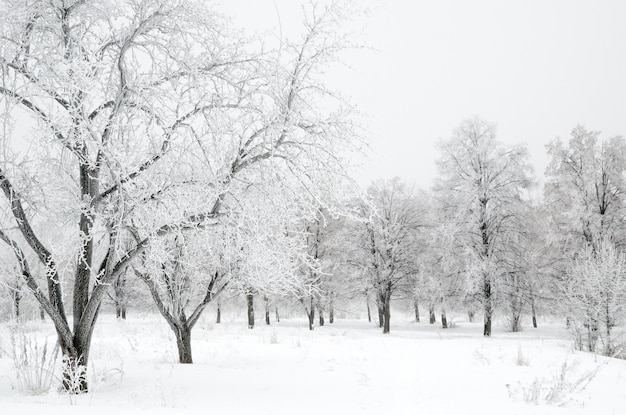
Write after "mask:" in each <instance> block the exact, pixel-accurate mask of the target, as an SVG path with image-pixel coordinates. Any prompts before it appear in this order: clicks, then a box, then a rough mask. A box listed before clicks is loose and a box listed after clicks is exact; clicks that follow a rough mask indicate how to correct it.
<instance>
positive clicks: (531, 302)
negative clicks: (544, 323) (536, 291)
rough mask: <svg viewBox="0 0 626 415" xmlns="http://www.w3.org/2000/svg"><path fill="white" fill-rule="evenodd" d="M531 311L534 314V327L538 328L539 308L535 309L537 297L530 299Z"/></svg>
mask: <svg viewBox="0 0 626 415" xmlns="http://www.w3.org/2000/svg"><path fill="white" fill-rule="evenodd" d="M530 311H531V313H532V315H533V328H537V310H536V309H535V298H534V297H533V298H531V300H530Z"/></svg>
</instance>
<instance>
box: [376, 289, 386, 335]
mask: <svg viewBox="0 0 626 415" xmlns="http://www.w3.org/2000/svg"><path fill="white" fill-rule="evenodd" d="M377 297H378V299H377V300H376V306H377V307H378V327H381V328H384V326H385V296H384V295H383V294H381V293H378V295H377Z"/></svg>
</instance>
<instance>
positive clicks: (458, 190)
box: [435, 118, 530, 336]
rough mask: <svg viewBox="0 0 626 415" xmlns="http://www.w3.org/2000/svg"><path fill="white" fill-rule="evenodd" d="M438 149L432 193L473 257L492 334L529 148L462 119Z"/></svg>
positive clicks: (487, 333) (485, 125)
mask: <svg viewBox="0 0 626 415" xmlns="http://www.w3.org/2000/svg"><path fill="white" fill-rule="evenodd" d="M441 151H442V157H441V159H440V160H439V161H438V166H439V180H438V181H437V183H436V185H435V190H436V195H437V197H438V198H439V200H441V202H442V206H443V209H444V210H446V211H448V212H449V213H448V214H449V215H450V217H451V218H452V221H453V223H455V224H456V225H457V226H458V229H459V230H460V237H461V238H462V241H463V244H464V246H465V247H466V249H467V251H468V253H469V254H470V255H471V258H470V261H469V270H468V271H469V273H470V275H471V276H473V277H474V278H475V281H476V291H477V292H478V293H479V297H480V299H481V301H482V304H483V311H484V330H483V334H484V335H485V336H490V335H491V323H492V316H493V310H494V295H495V294H496V293H495V292H494V290H495V283H496V279H497V278H499V277H500V276H501V275H502V272H503V269H502V262H501V261H502V255H503V253H504V252H507V250H508V249H509V245H508V242H509V241H510V237H511V235H512V234H515V233H519V232H520V231H521V227H522V224H521V223H520V220H519V219H520V214H519V212H518V209H519V207H520V206H521V204H522V198H523V192H524V190H525V189H526V188H527V187H528V186H529V184H530V177H529V173H530V165H529V164H528V155H527V151H526V149H525V148H524V147H507V146H504V145H503V144H502V143H500V142H499V141H498V140H497V139H496V131H495V127H494V126H493V125H492V124H489V123H488V122H486V121H484V120H481V119H479V118H471V119H468V120H465V121H463V122H462V123H461V124H460V126H459V127H458V128H457V129H456V130H455V131H454V134H453V136H452V138H451V139H450V140H448V141H446V142H444V143H442V145H441Z"/></svg>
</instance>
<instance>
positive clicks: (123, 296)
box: [113, 273, 128, 320]
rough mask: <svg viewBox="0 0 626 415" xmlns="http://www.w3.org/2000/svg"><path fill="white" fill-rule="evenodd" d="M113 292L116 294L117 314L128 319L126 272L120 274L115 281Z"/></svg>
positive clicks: (123, 318) (118, 316)
mask: <svg viewBox="0 0 626 415" xmlns="http://www.w3.org/2000/svg"><path fill="white" fill-rule="evenodd" d="M113 292H114V294H115V314H116V315H117V318H118V319H120V318H121V319H122V320H126V306H127V303H128V298H127V296H128V295H127V293H126V274H125V273H122V274H120V275H119V276H118V277H117V278H116V279H115V282H114V283H113Z"/></svg>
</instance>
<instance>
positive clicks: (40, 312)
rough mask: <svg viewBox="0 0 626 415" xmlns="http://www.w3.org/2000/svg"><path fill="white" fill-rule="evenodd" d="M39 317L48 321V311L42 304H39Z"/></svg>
mask: <svg viewBox="0 0 626 415" xmlns="http://www.w3.org/2000/svg"><path fill="white" fill-rule="evenodd" d="M39 318H40V319H41V321H46V311H45V310H44V309H43V307H42V306H41V305H40V306H39Z"/></svg>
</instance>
